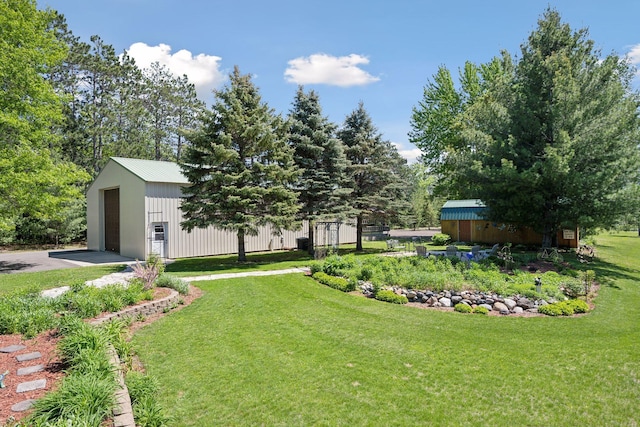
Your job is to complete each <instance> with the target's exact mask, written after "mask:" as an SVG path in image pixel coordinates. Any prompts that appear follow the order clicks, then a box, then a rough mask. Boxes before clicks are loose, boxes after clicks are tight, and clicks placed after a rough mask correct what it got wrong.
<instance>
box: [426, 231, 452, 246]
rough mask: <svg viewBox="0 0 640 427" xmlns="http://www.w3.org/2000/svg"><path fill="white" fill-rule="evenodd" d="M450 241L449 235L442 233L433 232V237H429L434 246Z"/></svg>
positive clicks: (443, 244)
mask: <svg viewBox="0 0 640 427" xmlns="http://www.w3.org/2000/svg"><path fill="white" fill-rule="evenodd" d="M450 241H451V236H449V235H448V234H444V233H438V234H434V235H433V237H432V238H431V243H433V244H434V245H436V246H445V245H446V244H448V243H449V242H450Z"/></svg>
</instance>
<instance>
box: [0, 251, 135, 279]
mask: <svg viewBox="0 0 640 427" xmlns="http://www.w3.org/2000/svg"><path fill="white" fill-rule="evenodd" d="M132 263H135V260H134V259H131V258H127V257H123V256H120V255H118V254H116V253H113V252H97V251H89V250H87V249H73V250H65V249H61V250H51V251H33V252H5V253H0V274H3V273H4V274H7V273H24V272H31V271H45V270H57V269H61V268H74V267H86V266H90V265H106V264H132Z"/></svg>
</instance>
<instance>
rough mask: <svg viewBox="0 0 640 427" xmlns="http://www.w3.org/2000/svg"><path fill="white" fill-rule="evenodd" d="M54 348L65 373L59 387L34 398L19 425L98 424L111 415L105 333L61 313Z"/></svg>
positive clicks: (112, 382) (112, 380)
mask: <svg viewBox="0 0 640 427" xmlns="http://www.w3.org/2000/svg"><path fill="white" fill-rule="evenodd" d="M59 331H60V333H61V334H63V335H64V336H63V338H62V339H61V340H60V342H59V343H58V351H59V353H60V355H61V358H62V360H63V362H64V363H65V364H67V366H68V368H67V370H66V371H67V375H66V376H65V377H64V379H63V380H62V382H61V384H60V385H59V387H58V388H57V389H56V390H54V391H52V392H49V393H47V394H46V395H45V396H44V397H42V398H40V399H38V400H37V401H36V402H35V404H34V409H33V412H32V414H31V415H30V416H29V417H27V419H25V420H24V421H23V423H21V425H25V426H32V425H54V426H58V425H65V426H66V425H73V426H76V425H77V426H83V427H84V426H86V427H100V426H101V425H102V424H103V422H104V421H105V419H107V418H108V417H110V416H111V415H112V408H113V406H114V404H115V394H114V393H115V391H116V388H117V381H116V375H115V372H114V370H113V367H112V366H111V363H110V362H109V356H108V355H107V346H108V343H109V339H108V336H107V334H105V332H104V331H103V330H102V329H100V328H95V327H93V326H91V325H89V324H88V323H85V322H83V321H82V320H81V319H80V318H78V317H76V316H65V317H64V318H63V319H62V320H61V322H60V328H59Z"/></svg>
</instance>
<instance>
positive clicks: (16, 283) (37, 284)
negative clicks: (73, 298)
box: [0, 265, 124, 295]
mask: <svg viewBox="0 0 640 427" xmlns="http://www.w3.org/2000/svg"><path fill="white" fill-rule="evenodd" d="M123 269H124V266H122V265H102V266H96V267H77V268H64V269H60V270H49V271H41V272H30V273H14V274H0V295H2V294H8V293H11V292H15V291H23V290H27V289H29V290H31V289H37V290H42V289H51V288H57V287H60V286H69V285H71V284H74V283H79V282H86V281H87V280H93V279H97V278H99V277H102V276H105V275H107V274H111V273H115V272H118V271H121V270H123Z"/></svg>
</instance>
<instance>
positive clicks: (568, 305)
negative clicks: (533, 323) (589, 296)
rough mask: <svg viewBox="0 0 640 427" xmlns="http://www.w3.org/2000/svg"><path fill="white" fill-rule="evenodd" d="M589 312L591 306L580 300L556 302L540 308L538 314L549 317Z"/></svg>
mask: <svg viewBox="0 0 640 427" xmlns="http://www.w3.org/2000/svg"><path fill="white" fill-rule="evenodd" d="M588 311H589V304H587V303H586V302H584V301H583V300H579V299H573V300H567V301H561V302H556V303H553V304H547V305H543V306H541V307H539V308H538V313H542V314H546V315H547V316H571V315H573V314H576V313H586V312H588Z"/></svg>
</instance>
